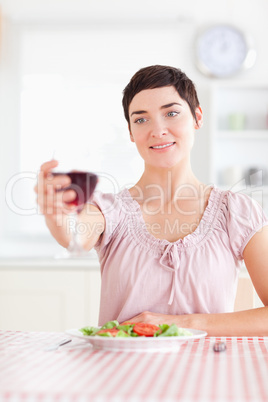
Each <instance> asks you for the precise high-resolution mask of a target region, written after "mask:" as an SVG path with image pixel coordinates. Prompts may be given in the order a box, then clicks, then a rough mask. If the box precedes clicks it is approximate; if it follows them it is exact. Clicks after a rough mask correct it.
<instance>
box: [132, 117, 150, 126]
mask: <svg viewBox="0 0 268 402" xmlns="http://www.w3.org/2000/svg"><path fill="white" fill-rule="evenodd" d="M146 121H147V119H145V118H144V117H141V118H140V119H137V120H135V121H134V123H137V124H142V123H145V122H146Z"/></svg>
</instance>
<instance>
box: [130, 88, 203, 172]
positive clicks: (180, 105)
mask: <svg viewBox="0 0 268 402" xmlns="http://www.w3.org/2000/svg"><path fill="white" fill-rule="evenodd" d="M129 116H130V124H129V131H130V138H131V141H133V142H135V144H136V146H137V149H138V151H139V153H140V155H141V157H142V158H143V159H144V161H145V164H148V165H152V166H155V167H163V168H171V167H173V166H175V165H177V164H178V163H180V162H183V161H185V162H187V163H188V162H189V161H190V152H191V149H192V146H193V143H194V132H195V130H196V129H198V128H199V127H201V125H202V110H201V108H197V109H196V116H197V121H198V124H197V123H196V121H195V119H194V117H193V115H192V114H191V111H190V108H189V105H188V103H187V102H186V101H185V100H183V99H182V98H181V97H180V96H179V94H178V92H177V91H176V89H175V88H174V87H173V86H167V87H161V88H155V89H146V90H143V91H141V92H139V93H138V94H137V95H135V96H134V98H133V99H132V101H131V103H130V105H129Z"/></svg>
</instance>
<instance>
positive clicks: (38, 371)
mask: <svg viewBox="0 0 268 402" xmlns="http://www.w3.org/2000/svg"><path fill="white" fill-rule="evenodd" d="M63 338H66V334H64V333H60V332H19V331H0V401H1V402H2V401H14V402H15V401H31V402H33V401H38V402H39V401H40V402H41V401H45V402H48V401H59V402H61V401H64V402H65V401H77V402H80V401H81V402H82V401H90V402H91V401H93V402H94V401H97V402H108V401H112V402H121V401H122V402H128V401H130V402H139V401H144V402H145V401H146V402H156V401H165V402H172V401H185V402H186V401H187V402H190V401H194V402H196V401H200V402H201V401H202V402H210V401H221V402H223V401H228V402H229V401H234V402H245V401H254V402H255V401H256V402H257V401H268V337H265V338H262V337H260V338H214V337H206V338H203V339H200V340H191V341H188V342H187V343H185V344H183V345H182V346H181V348H180V350H179V351H177V352H168V353H159V352H158V353H148V352H142V353H136V352H112V351H102V350H94V349H93V348H92V347H91V346H90V344H89V343H86V342H84V341H83V340H80V339H78V338H77V339H76V338H73V340H72V342H71V343H68V344H66V345H64V346H61V347H60V348H59V349H58V350H56V351H46V350H45V347H46V346H48V345H50V344H52V343H54V342H58V341H60V340H62V339H63ZM217 340H221V341H224V342H226V345H227V349H226V351H224V352H219V353H216V352H214V351H213V345H214V343H215V341H217Z"/></svg>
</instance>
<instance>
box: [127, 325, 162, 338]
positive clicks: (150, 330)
mask: <svg viewBox="0 0 268 402" xmlns="http://www.w3.org/2000/svg"><path fill="white" fill-rule="evenodd" d="M159 330H160V328H159V327H157V326H156V325H154V324H147V323H145V322H138V323H137V324H135V325H134V328H133V332H135V333H136V334H137V335H139V336H154V334H155V333H156V332H157V331H159Z"/></svg>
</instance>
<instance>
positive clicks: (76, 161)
mask: <svg viewBox="0 0 268 402" xmlns="http://www.w3.org/2000/svg"><path fill="white" fill-rule="evenodd" d="M53 159H55V160H57V161H58V163H59V164H58V166H57V167H56V168H55V169H53V171H52V172H51V173H52V175H53V176H63V175H64V176H68V177H69V178H70V179H71V184H70V185H69V186H68V187H65V188H64V189H59V190H58V191H66V190H70V189H71V190H74V191H75V193H76V197H75V199H74V200H72V201H70V202H66V204H67V205H70V206H72V207H74V209H73V211H72V212H71V213H69V219H68V226H69V227H68V228H67V229H68V232H69V233H70V242H69V246H68V248H67V252H65V253H64V254H61V255H57V256H56V258H75V257H83V256H85V255H87V254H88V251H87V250H85V249H84V248H83V246H82V245H81V242H80V240H79V233H78V215H79V213H80V212H81V211H82V209H83V207H84V205H85V204H86V203H87V202H88V201H89V200H90V198H91V197H92V195H93V192H94V190H95V188H96V186H97V183H98V176H97V174H96V173H94V172H93V171H92V170H91V171H89V169H88V167H89V166H90V164H89V161H90V156H89V153H86V152H82V151H81V150H80V151H78V152H77V151H75V150H74V149H70V148H67V149H59V150H58V149H57V150H54V152H53Z"/></svg>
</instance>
